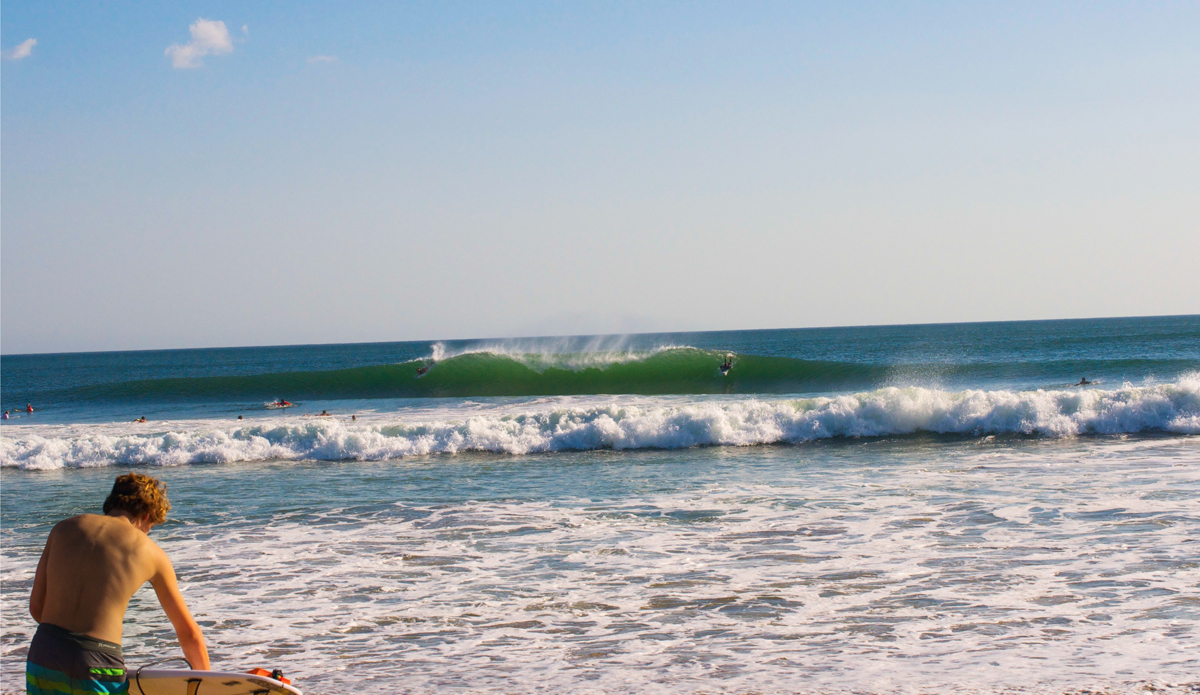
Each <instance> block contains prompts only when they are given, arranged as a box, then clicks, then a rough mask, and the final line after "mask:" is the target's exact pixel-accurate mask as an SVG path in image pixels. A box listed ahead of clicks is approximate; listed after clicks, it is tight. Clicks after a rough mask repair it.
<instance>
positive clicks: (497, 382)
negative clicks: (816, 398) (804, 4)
mask: <svg viewBox="0 0 1200 695" xmlns="http://www.w3.org/2000/svg"><path fill="white" fill-rule="evenodd" d="M724 354H725V353H723V352H718V351H707V350H697V349H693V348H677V349H670V350H665V351H662V352H659V353H656V354H652V355H649V356H644V357H621V358H615V359H614V360H613V361H609V362H603V363H597V362H598V360H595V359H594V358H588V359H576V358H585V357H588V356H574V355H561V356H555V358H557V359H555V358H550V359H547V358H546V357H545V356H533V355H531V356H509V355H497V354H492V353H468V354H464V355H458V356H455V357H451V358H448V359H445V360H443V361H441V362H437V363H435V364H433V365H432V366H431V367H430V369H429V370H428V371H427V372H426V373H425V374H424V375H418V374H417V369H418V368H419V367H422V366H427V365H428V364H429V363H427V362H420V361H414V362H406V363H402V364H394V365H384V366H377V367H359V368H355V369H341V370H333V371H314V372H288V373H280V374H259V375H253V376H228V377H199V378H186V379H152V380H145V381H130V382H124V383H118V384H105V385H101V386H92V387H86V388H81V389H75V390H73V391H72V392H71V395H72V396H73V397H76V398H82V399H87V400H108V399H114V400H153V401H160V400H161V401H173V400H184V399H186V400H273V399H275V398H281V397H283V398H287V399H289V400H296V399H316V398H441V397H459V398H462V397H478V396H557V395H585V394H639V395H663V394H719V393H790V392H796V391H810V390H824V389H830V388H842V387H845V388H852V387H855V386H865V385H868V384H870V383H872V382H874V381H877V380H879V379H881V378H882V377H883V376H884V374H885V373H886V371H887V369H886V368H884V367H878V366H871V365H856V364H845V363H839V362H820V361H808V360H798V359H791V358H787V357H761V356H753V355H747V356H739V357H737V358H736V359H735V361H734V366H733V369H731V370H730V371H729V374H727V375H723V374H722V373H721V370H720V366H721V363H722V361H723V360H724Z"/></svg>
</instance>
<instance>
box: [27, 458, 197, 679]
mask: <svg viewBox="0 0 1200 695" xmlns="http://www.w3.org/2000/svg"><path fill="white" fill-rule="evenodd" d="M170 508H171V503H170V502H168V501H167V495H166V485H164V484H163V483H161V482H159V481H157V480H155V479H154V478H151V477H150V476H146V475H140V474H138V473H129V474H126V475H122V476H119V477H118V478H117V481H116V483H114V484H113V489H112V493H111V494H109V496H108V499H106V500H104V515H103V516H101V515H99V514H81V515H79V516H75V517H71V518H70V519H66V520H65V521H60V522H59V523H58V525H56V526H55V527H54V530H52V531H51V532H50V538H49V539H48V540H47V541H46V549H45V550H43V551H42V559H41V560H40V561H39V562H38V566H37V574H36V575H35V576H34V579H33V593H32V594H31V595H30V597H29V613H30V614H31V615H33V619H34V620H36V621H37V622H38V629H37V633H36V634H35V635H34V636H33V643H32V644H30V646H29V657H28V660H27V661H26V664H25V680H26V692H27V693H28V694H29V695H51V694H53V695H93V694H96V693H124V692H128V690H129V683H128V682H127V681H126V678H125V662H124V659H123V657H122V655H121V627H122V623H123V622H124V619H125V609H126V607H127V606H128V605H129V599H130V597H132V596H133V594H134V592H135V591H137V590H138V588H139V587H141V586H142V584H145V583H146V582H147V581H149V582H150V585H151V586H153V587H154V592H155V593H156V594H157V595H158V602H159V603H160V604H162V607H163V610H164V611H165V612H166V614H167V618H169V619H170V620H171V625H173V626H174V627H175V635H176V636H177V637H178V638H179V644H180V646H181V647H183V655H184V657H186V658H187V661H188V664H190V665H191V667H192V668H194V669H200V670H205V671H207V670H208V669H209V663H208V649H207V647H205V645H204V635H202V634H201V633H200V626H199V625H197V624H196V621H195V620H194V619H193V618H192V614H191V613H190V612H188V608H187V604H185V603H184V601H183V595H182V594H180V593H179V586H178V584H176V582H175V570H174V569H172V567H171V561H170V560H168V559H167V554H166V553H164V552H163V551H162V549H161V548H159V547H158V546H157V545H155V543H154V541H152V540H150V538H149V537H148V536H147V535H146V534H148V533H149V532H150V529H151V528H153V527H154V525H155V524H161V523H162V522H163V521H165V520H166V518H167V510H169V509H170Z"/></svg>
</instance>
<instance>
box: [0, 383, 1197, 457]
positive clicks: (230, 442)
mask: <svg viewBox="0 0 1200 695" xmlns="http://www.w3.org/2000/svg"><path fill="white" fill-rule="evenodd" d="M525 407H527V408H530V409H531V410H528V411H525V412H509V413H489V414H481V415H477V416H473V417H467V418H461V417H459V419H450V418H447V419H442V420H439V419H436V417H431V418H428V419H426V420H425V421H419V422H418V421H409V420H407V419H405V417H404V413H403V412H402V411H401V412H398V413H390V414H378V415H375V416H372V417H371V421H370V422H367V421H365V420H360V421H358V422H348V421H345V420H332V419H323V418H322V419H304V418H300V417H280V418H277V419H275V420H272V421H270V422H267V423H265V424H243V425H241V426H235V425H232V424H230V425H229V426H213V423H211V422H209V423H203V422H193V423H191V425H190V426H189V427H184V428H181V429H178V430H171V431H161V432H156V433H153V434H146V433H144V432H131V431H129V430H127V429H125V428H128V427H129V426H128V425H119V426H118V425H113V426H111V427H110V429H105V427H109V426H89V427H86V428H81V429H77V430H75V431H73V432H70V433H68V432H57V433H56V434H55V435H54V436H42V435H39V434H38V433H37V432H38V429H37V427H31V428H29V429H24V428H19V427H18V428H13V429H10V430H8V431H9V432H10V433H11V432H14V431H17V432H19V433H20V434H19V435H18V436H16V437H9V436H6V437H4V438H3V439H2V440H0V453H2V454H3V465H4V466H6V467H14V466H15V467H20V468H27V469H54V468H63V467H67V468H71V467H86V466H105V465H112V464H143V465H144V464H150V465H179V464H187V463H221V462H233V461H256V460H280V459H282V460H330V461H332V460H362V461H377V460H387V459H397V458H404V457H410V456H421V455H428V454H438V453H445V454H453V453H457V452H467V451H484V452H497V453H509V454H528V453H535V452H553V451H564V450H592V449H645V448H659V449H678V448H687V447H695V446H709V445H730V446H751V445H759V444H786V443H792V444H796V443H802V442H808V441H813V440H818V439H828V438H836V437H875V436H884V435H905V434H914V433H921V432H925V433H938V434H960V435H967V436H984V435H990V434H1001V433H1013V434H1023V435H1038V436H1046V437H1073V436H1078V435H1086V434H1120V433H1139V432H1156V431H1157V432H1171V433H1179V434H1200V373H1192V374H1188V375H1185V376H1184V377H1182V378H1180V379H1179V380H1177V381H1175V382H1173V383H1167V384H1159V385H1153V386H1125V387H1122V388H1118V389H1111V390H1100V389H1096V390H1075V389H1063V390H1037V391H1006V390H994V391H987V390H964V391H944V390H938V389H928V388H920V387H909V388H883V389H878V390H874V391H869V392H863V393H858V394H854V395H844V396H832V397H821V398H810V399H802V400H795V399H789V400H771V399H756V400H738V401H731V400H728V399H711V400H698V401H693V402H690V403H683V404H679V403H667V402H660V403H655V402H650V403H638V404H632V403H624V404H623V403H620V402H613V403H609V404H605V405H590V406H585V405H580V406H576V407H569V406H568V407H561V404H560V407H556V408H549V409H546V410H543V411H536V410H532V409H533V408H534V406H532V405H528V404H527V405H526V406H525Z"/></svg>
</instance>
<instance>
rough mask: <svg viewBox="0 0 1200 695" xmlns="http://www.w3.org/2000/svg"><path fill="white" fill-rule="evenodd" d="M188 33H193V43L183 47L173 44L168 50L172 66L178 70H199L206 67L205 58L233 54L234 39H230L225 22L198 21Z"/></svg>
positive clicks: (189, 28) (189, 42)
mask: <svg viewBox="0 0 1200 695" xmlns="http://www.w3.org/2000/svg"><path fill="white" fill-rule="evenodd" d="M188 31H190V32H192V40H191V41H188V42H187V43H186V44H184V45H182V46H180V45H179V44H173V45H171V46H168V47H167V50H166V56H167V57H168V58H170V59H171V65H174V66H175V67H177V68H198V67H201V66H203V65H204V62H203V59H204V56H207V55H224V54H226V53H232V52H233V39H231V38H229V30H228V29H226V28H225V22H221V21H213V20H211V19H197V20H196V21H195V22H193V23H192V25H191V26H190V27H188Z"/></svg>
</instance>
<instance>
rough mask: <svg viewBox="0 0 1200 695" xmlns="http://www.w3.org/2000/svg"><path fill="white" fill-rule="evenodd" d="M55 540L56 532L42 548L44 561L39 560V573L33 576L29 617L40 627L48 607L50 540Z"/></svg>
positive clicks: (51, 534)
mask: <svg viewBox="0 0 1200 695" xmlns="http://www.w3.org/2000/svg"><path fill="white" fill-rule="evenodd" d="M51 538H54V532H53V531H51V532H50V538H47V539H46V547H45V548H42V559H40V560H38V564H37V571H36V572H34V574H33V591H31V592H29V615H32V616H33V619H34V620H36V621H37V622H38V624H39V625H40V624H41V622H42V610H43V609H45V607H46V565H47V564H48V563H49V561H50V539H51Z"/></svg>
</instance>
